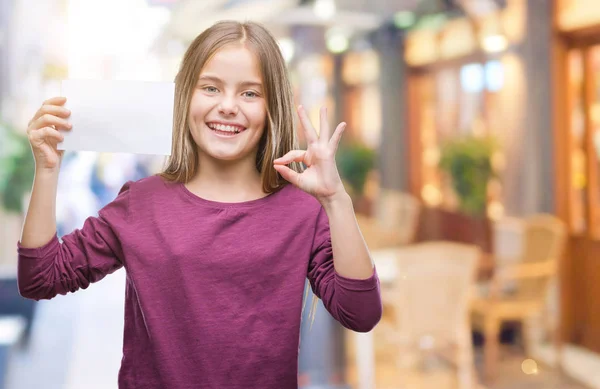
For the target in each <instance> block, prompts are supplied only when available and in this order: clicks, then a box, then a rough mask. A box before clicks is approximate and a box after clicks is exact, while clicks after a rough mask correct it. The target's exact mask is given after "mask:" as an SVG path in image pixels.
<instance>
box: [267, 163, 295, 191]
mask: <svg viewBox="0 0 600 389" xmlns="http://www.w3.org/2000/svg"><path fill="white" fill-rule="evenodd" d="M273 167H274V168H275V170H277V172H278V173H279V174H281V177H283V178H284V179H285V180H286V181H288V182H289V183H291V184H293V185H295V186H298V184H299V182H300V173H297V172H295V171H294V170H292V169H290V168H289V167H287V166H285V165H274V166H273Z"/></svg>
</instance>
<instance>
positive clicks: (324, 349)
mask: <svg viewBox="0 0 600 389" xmlns="http://www.w3.org/2000/svg"><path fill="white" fill-rule="evenodd" d="M223 19H235V20H246V19H251V20H254V21H257V22H261V23H264V24H265V25H266V26H267V27H268V28H269V29H270V30H271V31H272V32H273V33H274V34H275V36H276V37H277V39H278V41H279V44H280V46H281V50H282V52H283V54H284V56H285V58H286V61H287V62H288V67H289V71H290V76H291V78H292V81H293V85H294V88H295V97H296V99H297V103H299V104H303V105H304V106H305V107H306V108H307V109H308V110H309V112H310V114H311V116H312V117H313V120H315V119H316V117H317V115H318V109H319V107H320V106H321V105H326V106H327V107H328V108H329V112H330V113H334V114H330V117H331V120H332V123H333V122H335V123H337V122H339V121H342V120H343V121H346V122H347V123H348V129H347V130H346V132H345V135H344V140H343V144H342V145H341V147H340V150H339V153H338V156H337V158H338V164H339V169H340V172H341V174H342V176H343V179H344V182H345V184H346V188H347V190H348V191H349V192H350V193H351V196H352V198H353V201H354V205H355V209H356V212H357V218H358V221H359V224H360V226H361V230H362V231H363V234H364V236H365V239H366V241H367V243H368V245H369V247H370V248H371V251H372V255H373V259H374V260H375V262H376V264H377V268H378V272H379V276H380V278H381V287H382V295H383V300H384V317H383V319H382V321H381V323H380V325H378V327H377V328H375V329H374V330H373V331H371V332H370V333H367V334H354V333H351V332H349V331H346V330H344V329H342V328H341V327H340V326H339V325H337V324H336V323H335V322H334V321H333V320H332V319H331V318H330V317H329V316H328V314H327V313H326V312H325V311H324V310H323V307H322V306H320V308H319V312H317V316H316V319H315V324H314V325H313V327H312V329H310V328H308V326H305V325H303V328H302V331H303V332H302V339H303V342H302V347H301V354H300V361H299V382H300V385H301V387H302V388H322V389H323V388H331V389H334V388H339V389H341V388H347V389H350V388H353V389H374V388H389V389H391V388H402V389H404V388H407V389H413V388H436V389H438V388H490V389H493V388H496V389H499V388H511V389H512V388H517V389H518V388H544V389H548V388H567V389H569V388H586V387H589V388H600V316H599V315H598V314H597V313H596V312H597V309H596V308H594V307H595V306H596V304H595V303H594V301H596V300H595V299H596V298H600V282H599V281H600V263H599V262H597V261H598V258H600V159H599V158H600V6H598V4H597V0H104V1H95V0H0V200H1V203H0V388H3V389H29V388H34V387H36V388H39V387H42V388H45V389H55V388H56V389H59V388H61V389H63V388H64V389H80V388H86V389H87V388H90V389H96V388H98V389H110V388H116V387H117V384H116V379H117V371H118V368H119V364H120V358H121V342H122V327H123V296H124V285H125V274H124V271H123V270H120V271H118V272H117V273H115V274H113V275H111V276H110V277H107V278H106V279H104V280H103V281H102V282H101V283H98V284H95V285H92V286H91V287H90V288H89V289H87V290H83V291H80V292H78V293H76V294H73V295H68V296H59V297H57V298H55V299H53V300H51V301H40V302H34V301H29V300H25V299H23V298H21V297H20V296H19V295H18V291H17V286H16V260H17V257H16V242H17V241H18V239H19V236H20V231H21V226H22V223H23V218H24V204H27V196H28V192H29V191H30V189H31V183H32V179H33V159H32V157H31V151H30V149H29V145H28V142H27V139H26V137H25V129H26V127H27V123H28V121H29V119H30V118H31V116H32V115H33V114H34V112H35V111H36V110H37V109H38V107H39V106H40V105H41V103H42V102H43V101H44V100H45V99H47V98H49V97H51V96H54V95H59V94H60V82H61V80H64V79H69V78H77V79H100V80H119V79H120V80H140V81H173V80H174V77H175V74H176V71H177V68H178V66H179V62H180V60H181V57H182V55H183V53H184V51H185V49H186V47H187V45H188V44H189V43H190V42H191V41H192V40H193V39H194V38H195V37H196V36H197V35H198V34H199V33H200V32H201V31H202V30H204V29H205V28H207V27H208V26H210V25H211V24H212V23H214V22H215V21H218V20H223ZM162 163H163V160H162V158H157V157H153V156H142V155H127V154H103V153H92V152H79V153H74V152H72V153H67V154H65V156H64V160H63V165H62V169H61V176H60V184H59V193H58V200H57V207H58V208H57V218H58V230H59V231H58V232H59V235H62V234H65V233H68V232H70V231H72V230H73V229H74V228H78V227H80V226H81V225H82V224H83V221H84V220H85V218H86V217H88V216H90V215H95V214H96V212H97V211H98V209H99V208H100V207H102V206H103V205H105V204H106V203H108V202H109V201H111V200H112V199H113V198H114V197H115V195H116V193H117V191H118V190H119V188H120V187H121V185H122V184H123V183H124V182H125V181H127V180H135V179H138V178H141V177H144V176H147V175H150V174H153V173H156V172H158V171H159V169H160V167H161V166H162ZM304 322H305V323H306V322H307V320H305V321H304Z"/></svg>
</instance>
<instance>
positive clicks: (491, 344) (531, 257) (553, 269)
mask: <svg viewBox="0 0 600 389" xmlns="http://www.w3.org/2000/svg"><path fill="white" fill-rule="evenodd" d="M522 231H523V232H522V233H523V237H522V239H521V240H522V246H523V247H522V250H521V255H520V256H519V257H518V258H517V260H510V261H509V260H506V259H504V260H502V261H499V262H498V264H497V265H496V269H495V270H494V276H493V278H492V280H491V281H490V282H489V285H488V287H487V288H485V290H481V289H480V295H479V296H478V297H477V298H476V299H474V301H473V304H472V307H471V313H472V317H471V320H472V321H473V325H474V327H475V328H477V329H479V330H481V331H482V333H483V335H484V337H485V344H484V369H485V375H486V377H487V379H488V380H491V379H493V378H494V377H495V374H496V369H497V362H498V358H499V354H498V353H499V343H498V335H499V332H500V329H501V325H502V323H503V322H506V321H517V322H520V323H521V325H522V328H523V331H522V333H523V339H524V346H525V352H526V353H527V354H529V353H530V351H531V346H532V343H531V341H532V339H531V333H532V331H533V328H532V323H533V321H534V320H536V319H539V318H540V316H542V315H543V314H544V313H545V308H546V302H547V296H548V292H549V290H550V286H551V284H552V281H554V279H555V276H556V274H557V268H558V263H559V258H560V256H561V255H562V253H563V249H564V246H565V243H566V238H567V235H566V227H565V225H564V223H563V222H562V221H561V220H560V219H558V218H557V217H555V216H552V215H546V214H541V215H535V216H532V217H529V218H526V219H525V220H524V221H523V223H522ZM556 331H557V328H555V329H554V332H556ZM554 337H555V339H554V342H555V345H557V346H558V344H557V340H556V334H554ZM557 351H558V350H557ZM557 355H558V354H557Z"/></svg>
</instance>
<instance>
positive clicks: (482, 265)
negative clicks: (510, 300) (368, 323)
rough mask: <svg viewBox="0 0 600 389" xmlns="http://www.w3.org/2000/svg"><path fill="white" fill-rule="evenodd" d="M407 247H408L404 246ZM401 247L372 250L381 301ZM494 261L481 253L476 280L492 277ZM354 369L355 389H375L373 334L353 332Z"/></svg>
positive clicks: (392, 279)
mask: <svg viewBox="0 0 600 389" xmlns="http://www.w3.org/2000/svg"><path fill="white" fill-rule="evenodd" d="M406 247H408V246H406ZM402 252H403V247H397V248H392V249H384V250H374V251H372V252H371V258H373V262H375V267H376V268H377V275H378V277H379V281H380V283H381V294H382V299H383V300H384V301H385V300H386V299H387V298H389V295H390V289H392V288H393V286H394V283H395V281H396V277H397V275H398V267H397V262H396V261H397V258H398V257H399V256H402ZM494 264H495V259H494V256H493V255H492V254H488V253H482V255H481V257H480V260H479V264H478V268H477V280H478V281H485V280H489V279H490V278H491V277H492V274H493V272H494ZM355 345H356V368H357V372H358V387H357V389H375V344H374V339H373V332H372V331H371V332H367V333H358V332H355Z"/></svg>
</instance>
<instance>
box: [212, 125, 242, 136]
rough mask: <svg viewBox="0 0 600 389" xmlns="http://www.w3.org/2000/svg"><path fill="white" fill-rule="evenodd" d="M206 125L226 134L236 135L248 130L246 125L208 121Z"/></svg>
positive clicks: (220, 133)
mask: <svg viewBox="0 0 600 389" xmlns="http://www.w3.org/2000/svg"><path fill="white" fill-rule="evenodd" d="M206 125H207V126H208V128H210V129H211V130H213V131H214V132H216V133H217V134H219V135H225V136H234V135H237V134H239V133H240V132H243V131H245V130H246V128H245V127H241V126H236V125H229V124H219V123H207V124H206Z"/></svg>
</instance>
